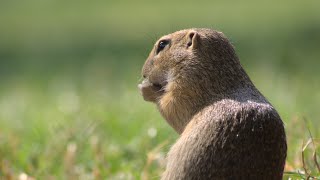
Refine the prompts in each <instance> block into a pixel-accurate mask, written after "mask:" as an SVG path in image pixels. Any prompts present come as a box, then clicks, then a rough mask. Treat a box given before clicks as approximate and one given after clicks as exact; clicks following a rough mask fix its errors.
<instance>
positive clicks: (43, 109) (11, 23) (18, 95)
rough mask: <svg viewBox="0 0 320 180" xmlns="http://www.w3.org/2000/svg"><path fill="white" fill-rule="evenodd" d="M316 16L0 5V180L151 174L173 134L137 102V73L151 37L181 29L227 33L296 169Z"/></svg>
mask: <svg viewBox="0 0 320 180" xmlns="http://www.w3.org/2000/svg"><path fill="white" fill-rule="evenodd" d="M319 12H320V1H316V0H314V1H289V0H284V1H276V0H270V1H265V2H264V1H253V0H251V1H245V2H240V1H222V0H220V1H209V0H208V1H197V2H196V1H183V2H178V1H166V0H165V1H157V2H152V1H146V0H145V1H129V0H124V1H111V0H109V1H101V0H100V1H85V0H78V1H62V0H44V1H40V0H29V1H9V0H2V1H1V2H0V86H1V88H0V178H1V177H2V178H18V177H20V178H21V177H22V178H23V177H27V176H29V177H35V178H39V179H49V178H51V179H100V178H105V177H108V178H109V179H140V178H145V179H158V177H159V175H160V173H161V171H162V170H163V166H164V157H165V154H166V152H167V151H168V149H169V148H170V144H172V143H173V142H174V140H175V139H176V138H177V137H178V136H177V135H176V133H175V132H174V131H173V130H172V129H171V128H170V127H169V126H168V125H167V124H166V122H165V121H164V120H163V119H162V117H161V116H160V114H159V113H158V112H157V110H156V108H155V106H154V105H152V104H150V103H147V102H144V101H143V99H142V97H140V95H139V92H138V90H137V84H138V83H139V81H140V79H141V76H140V69H141V67H142V65H143V62H144V60H145V59H146V57H147V55H148V53H149V51H150V50H151V48H152V46H153V44H154V42H155V41H156V40H157V39H158V38H159V37H161V36H162V35H164V34H168V33H171V32H174V31H176V30H180V29H185V28H191V27H208V28H214V29H217V30H220V31H223V32H224V33H225V34H226V35H227V36H228V37H229V38H230V40H231V41H232V43H233V44H234V45H235V47H236V51H237V53H238V55H239V57H240V60H241V63H242V65H243V66H244V68H245V69H246V71H247V72H248V74H249V75H250V77H251V78H252V80H253V82H254V83H255V84H256V86H257V87H258V89H259V90H261V92H262V93H263V94H264V95H265V96H266V97H267V98H268V99H269V100H270V101H271V102H272V104H273V105H274V106H275V107H276V109H278V111H279V113H280V115H281V117H282V118H283V121H284V122H285V126H286V131H287V138H288V145H289V151H288V159H287V166H286V171H295V170H297V169H301V168H302V164H301V158H300V156H301V155H300V154H301V146H302V144H303V142H305V141H306V140H307V139H308V137H309V136H308V133H307V128H306V126H307V124H308V125H309V128H310V130H311V132H312V134H313V136H314V137H318V138H319V137H320V130H319V127H320V123H319V116H320V111H319V107H320V91H319V88H320V81H319V76H320V71H319V67H320V61H319V57H320V44H319V43H320V13H319ZM303 119H306V121H307V123H305V121H304V120H303ZM310 166H311V165H310ZM2 178H1V179H2Z"/></svg>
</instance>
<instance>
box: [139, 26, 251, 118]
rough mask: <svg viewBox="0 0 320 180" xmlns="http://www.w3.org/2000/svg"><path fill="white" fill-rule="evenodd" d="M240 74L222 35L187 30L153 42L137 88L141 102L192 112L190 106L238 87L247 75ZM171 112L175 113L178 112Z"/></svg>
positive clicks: (231, 50)
mask: <svg viewBox="0 0 320 180" xmlns="http://www.w3.org/2000/svg"><path fill="white" fill-rule="evenodd" d="M242 72H244V71H243V70H242V67H241V65H240V62H239V60H238V58H237V56H236V54H235V51H234V49H233V47H232V45H231V43H230V42H229V41H228V39H227V38H226V37H225V36H224V35H223V33H221V32H218V31H215V30H211V29H186V30H181V31H177V32H174V33H172V34H169V35H165V36H163V37H161V38H160V39H159V40H158V41H157V42H156V43H155V45H154V47H153V49H152V51H151V52H150V54H149V57H148V58H147V60H146V62H145V64H144V66H143V69H142V76H143V78H144V80H143V82H142V83H141V84H139V89H140V91H141V93H142V95H143V97H144V99H145V100H147V101H152V102H155V103H156V104H157V105H158V107H159V108H160V110H163V109H165V108H168V107H169V105H170V104H171V105H174V107H173V108H183V109H185V110H186V111H190V112H191V111H193V109H194V107H191V106H197V105H199V106H201V105H203V104H204V103H206V102H205V101H206V99H208V97H209V98H211V97H213V96H214V95H215V94H218V95H221V94H223V93H225V92H226V91H228V90H230V89H232V88H234V87H235V86H236V85H237V84H239V83H240V84H241V82H240V81H239V82H238V80H239V78H240V79H241V78H242V76H246V75H245V74H244V75H243V74H242ZM188 103H189V104H191V105H190V107H189V106H188V105H187V104H188ZM180 106H181V107H180ZM170 108H171V107H170ZM188 108H192V109H188ZM170 111H171V110H170ZM172 111H173V112H172V113H176V114H178V111H179V109H173V110H172ZM163 114H166V113H163ZM169 114H170V113H169ZM183 114H184V113H182V115H181V113H180V116H184V115H183ZM165 116H166V115H165ZM169 116H170V115H169ZM181 118H183V117H181ZM181 118H180V119H181ZM166 119H167V118H166Z"/></svg>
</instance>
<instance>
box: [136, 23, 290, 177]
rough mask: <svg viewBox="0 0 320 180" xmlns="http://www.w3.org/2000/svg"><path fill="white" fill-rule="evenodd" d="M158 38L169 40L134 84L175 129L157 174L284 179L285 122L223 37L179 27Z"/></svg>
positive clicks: (165, 175)
mask: <svg viewBox="0 0 320 180" xmlns="http://www.w3.org/2000/svg"><path fill="white" fill-rule="evenodd" d="M163 39H166V40H169V41H170V43H169V44H168V46H167V47H166V48H164V49H163V50H162V51H161V52H159V53H158V54H157V53H156V49H157V44H158V42H157V43H156V44H155V46H154V49H153V50H152V51H151V53H150V55H149V57H148V59H147V60H146V62H145V64H144V67H143V70H142V74H143V76H144V77H145V80H144V83H142V84H140V85H139V87H140V90H141V92H142V95H143V97H144V98H145V100H147V101H151V102H154V103H155V104H156V105H157V107H158V109H159V111H160V112H161V114H162V116H163V117H164V118H165V119H166V121H167V122H168V123H169V124H170V125H171V126H172V127H173V128H174V129H175V130H176V131H177V132H178V133H179V134H180V138H179V139H178V140H177V142H176V143H175V144H174V145H173V146H172V148H171V150H170V151H169V153H168V156H167V161H168V162H167V167H166V170H165V172H164V173H163V176H162V179H163V180H176V179H177V180H178V179H282V174H283V169H284V164H285V158H286V152H287V145H286V136H285V131H284V126H283V123H282V121H281V119H280V117H279V115H278V113H277V111H276V110H275V109H274V108H273V107H272V105H271V104H270V103H269V102H268V101H267V100H266V99H265V98H264V97H263V95H262V94H261V93H260V92H259V91H258V90H257V89H256V88H255V86H254V85H253V83H252V82H251V80H250V79H249V77H248V75H247V74H246V73H245V71H244V70H243V68H242V67H241V65H240V62H239V59H238V57H237V56H236V54H235V51H234V49H233V47H232V45H231V44H230V42H229V41H228V39H227V38H226V37H225V36H224V35H223V34H222V33H221V32H217V31H214V30H211V29H187V30H182V31H178V32H175V33H172V34H169V35H166V36H164V37H162V38H160V40H163ZM160 40H159V41H160ZM154 84H160V85H162V89H156V88H155V87H154V86H153V85H154Z"/></svg>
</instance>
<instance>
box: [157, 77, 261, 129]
mask: <svg viewBox="0 0 320 180" xmlns="http://www.w3.org/2000/svg"><path fill="white" fill-rule="evenodd" d="M242 81H243V80H237V82H238V83H236V84H237V86H235V83H234V82H230V84H233V86H232V87H231V86H228V84H224V86H223V85H221V84H219V83H213V84H212V83H208V82H190V81H189V82H188V83H186V82H185V83H181V82H180V83H179V84H178V83H174V82H172V83H169V84H168V86H167V87H166V93H165V94H164V95H163V96H162V97H161V98H160V99H159V101H158V103H157V106H158V109H159V111H160V112H161V114H162V116H163V117H164V118H165V119H166V121H167V122H168V123H169V124H170V125H171V126H172V127H173V128H174V129H175V130H176V131H177V132H178V133H179V134H181V133H182V132H183V131H184V129H185V127H186V126H187V125H188V123H189V122H190V121H191V120H192V118H193V116H194V115H195V114H196V113H198V112H199V111H201V110H202V109H203V108H204V107H206V106H210V105H213V104H214V103H215V102H217V101H219V100H222V99H232V100H235V101H240V102H246V101H249V100H250V101H257V102H267V101H266V100H265V98H264V97H263V96H262V95H261V93H260V92H259V91H258V90H257V89H256V88H255V87H254V85H253V84H252V83H251V81H250V79H249V78H248V79H245V81H244V82H242ZM189 83H192V84H189ZM181 84H184V85H185V86H183V85H181ZM214 84H217V85H220V86H219V87H218V86H217V87H215V86H214Z"/></svg>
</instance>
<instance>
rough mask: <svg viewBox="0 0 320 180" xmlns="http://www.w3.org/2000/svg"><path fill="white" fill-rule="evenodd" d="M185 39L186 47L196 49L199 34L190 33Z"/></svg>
mask: <svg viewBox="0 0 320 180" xmlns="http://www.w3.org/2000/svg"><path fill="white" fill-rule="evenodd" d="M187 38H188V41H187V47H188V48H190V47H192V48H196V47H197V45H198V43H199V40H200V36H199V34H198V33H197V32H196V31H190V32H189V33H188V35H187Z"/></svg>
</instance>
